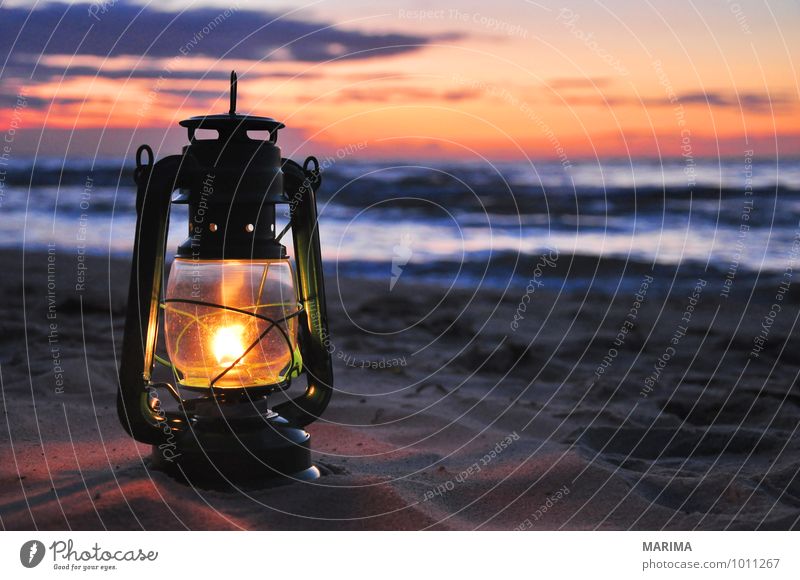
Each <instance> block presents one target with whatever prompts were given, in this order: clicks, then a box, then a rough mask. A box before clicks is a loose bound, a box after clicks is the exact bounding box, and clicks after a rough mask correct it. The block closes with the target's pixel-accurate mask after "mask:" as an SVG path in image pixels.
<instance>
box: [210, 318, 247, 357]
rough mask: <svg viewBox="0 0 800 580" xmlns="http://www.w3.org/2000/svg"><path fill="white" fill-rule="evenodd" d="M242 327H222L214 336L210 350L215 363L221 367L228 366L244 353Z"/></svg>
mask: <svg viewBox="0 0 800 580" xmlns="http://www.w3.org/2000/svg"><path fill="white" fill-rule="evenodd" d="M243 335H244V327H243V326H224V327H222V328H219V329H218V330H217V332H216V333H215V334H214V338H213V340H212V343H211V349H212V350H213V351H214V356H215V357H216V358H217V362H219V364H221V365H223V366H230V365H232V364H233V362H234V361H235V360H236V359H238V358H239V357H240V356H242V354H243V353H244V340H243Z"/></svg>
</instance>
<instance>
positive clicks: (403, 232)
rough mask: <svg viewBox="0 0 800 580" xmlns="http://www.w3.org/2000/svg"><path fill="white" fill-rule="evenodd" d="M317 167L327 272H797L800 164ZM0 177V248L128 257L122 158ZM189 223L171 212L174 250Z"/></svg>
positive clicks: (452, 276)
mask: <svg viewBox="0 0 800 580" xmlns="http://www.w3.org/2000/svg"><path fill="white" fill-rule="evenodd" d="M328 165H329V166H328V167H323V169H324V185H323V188H322V190H321V191H320V193H319V211H320V216H321V234H322V244H323V253H324V258H325V261H326V264H327V267H328V268H329V270H330V271H331V272H332V273H335V274H340V275H346V276H350V275H358V276H369V277H374V278H377V279H385V280H386V281H387V284H389V285H390V286H391V285H393V284H396V283H398V280H399V279H400V276H401V275H402V276H403V277H405V278H407V279H419V280H427V281H433V282H438V283H444V284H454V285H458V286H474V285H475V284H477V283H481V284H489V285H493V286H496V287H503V286H505V285H507V284H508V281H509V280H511V279H513V278H515V277H521V278H525V277H526V276H528V277H529V272H527V271H526V270H525V268H523V267H521V266H520V265H521V264H526V263H529V262H531V261H532V260H535V259H537V258H538V257H539V256H540V255H541V254H542V253H549V254H552V253H558V255H560V256H563V255H570V256H588V257H597V256H599V257H602V258H607V259H612V260H622V261H625V262H628V263H632V264H638V265H653V264H656V265H658V264H661V265H664V264H666V265H680V264H692V265H695V266H697V267H700V268H703V269H711V270H718V271H720V272H724V271H726V270H728V269H730V268H732V267H735V268H736V269H737V270H738V271H740V272H742V271H744V272H773V273H774V272H781V271H783V270H785V269H786V268H787V265H790V264H791V263H792V261H793V260H794V258H795V256H794V255H793V254H792V244H793V242H794V240H795V239H796V237H797V236H798V233H799V232H800V227H799V225H798V220H800V162H798V161H782V162H780V163H779V164H778V163H775V162H767V161H755V162H752V163H751V162H750V160H748V159H744V158H743V159H739V160H724V161H718V160H715V161H713V162H712V161H698V162H696V163H694V164H693V165H691V166H688V165H687V164H685V163H684V162H682V161H680V160H677V161H669V162H666V161H662V162H658V161H636V162H635V163H632V162H630V161H606V162H584V163H575V164H573V165H572V166H570V167H566V168H565V167H562V166H561V165H560V164H558V163H522V162H517V163H510V162H508V163H500V164H495V165H490V164H486V165H478V164H474V163H470V164H467V163H439V164H412V163H392V162H368V163H366V162H364V163H361V162H359V163H344V162H340V163H329V164H328ZM0 169H1V170H3V173H2V175H0V178H1V181H2V183H0V185H2V187H0V212H1V213H0V215H2V218H3V227H2V228H0V246H2V247H14V248H24V249H26V250H29V251H35V250H44V249H46V248H48V246H50V247H52V245H53V244H54V245H55V247H57V250H58V252H65V253H78V252H86V253H89V254H98V255H103V254H111V255H114V256H127V255H129V254H130V251H131V246H132V240H133V231H134V227H135V214H134V203H135V188H134V185H133V182H132V179H131V171H130V167H129V166H127V164H126V163H125V162H123V161H120V160H113V159H111V160H108V159H106V160H101V161H90V160H70V161H67V162H64V161H63V160H54V159H39V160H37V161H36V162H35V163H34V162H33V161H32V160H16V161H15V162H14V163H12V164H11V165H9V166H7V167H3V168H0ZM278 214H279V216H280V218H279V222H280V221H285V218H284V217H283V214H284V212H283V211H281V210H280V209H279V211H278ZM185 220H186V210H185V208H184V207H183V206H175V208H174V211H173V215H172V227H171V230H170V239H169V245H168V248H169V249H170V250H173V249H174V248H175V247H177V245H178V244H179V243H180V241H182V239H183V237H185V228H184V227H183V226H182V223H183V222H185ZM279 227H280V224H279ZM286 240H287V241H288V240H290V238H289V237H287V238H286Z"/></svg>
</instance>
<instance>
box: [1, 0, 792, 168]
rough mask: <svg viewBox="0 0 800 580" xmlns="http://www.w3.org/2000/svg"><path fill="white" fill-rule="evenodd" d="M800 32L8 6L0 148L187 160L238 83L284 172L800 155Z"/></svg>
mask: <svg viewBox="0 0 800 580" xmlns="http://www.w3.org/2000/svg"><path fill="white" fill-rule="evenodd" d="M798 25H800V3H798V2H796V1H791V0H788V1H783V2H778V1H771V2H765V1H764V0H737V1H736V2H733V1H728V0H703V1H701V0H694V1H689V0H670V1H661V2H656V1H654V0H639V1H635V2H634V1H627V2H623V1H620V0H605V1H602V2H600V1H590V0H585V1H569V0H566V1H565V0H536V1H532V0H495V1H493V2H486V1H485V0H483V1H480V2H478V1H473V0H462V1H460V2H443V1H439V0H434V1H429V2H423V1H407V2H388V1H385V0H369V1H367V0H321V1H316V2H308V3H302V2H269V3H267V2H255V1H245V0H242V1H240V2H220V1H204V2H189V1H186V0H166V1H162V2H158V3H156V2H131V1H128V2H123V1H121V0H120V1H117V2H114V1H113V0H107V1H106V2H100V1H98V2H95V3H91V4H72V5H69V4H65V3H61V2H30V1H19V0H12V1H11V2H8V1H6V2H2V3H0V62H1V63H2V64H1V65H0V133H4V135H5V142H6V143H7V144H8V143H9V136H10V137H11V143H10V144H8V145H7V147H8V148H9V150H10V151H6V153H7V154H10V155H14V156H17V157H18V158H23V157H28V158H29V157H31V156H33V155H37V156H66V157H115V156H127V157H130V156H131V155H132V153H131V152H132V151H133V150H135V148H136V146H138V144H139V143H142V142H148V143H150V144H151V145H152V146H153V147H154V149H155V150H156V152H157V154H159V155H163V154H168V153H172V152H176V151H177V150H179V148H180V147H181V145H183V144H184V143H185V142H186V135H185V131H184V130H183V129H181V128H180V127H178V126H177V123H178V121H180V120H181V119H184V118H187V117H190V116H193V115H201V114H207V113H221V112H225V111H227V106H228V103H227V100H228V80H227V79H228V76H229V74H230V70H231V69H236V71H237V72H238V74H239V78H240V81H239V106H238V109H239V112H243V113H251V114H255V115H263V116H270V117H274V118H276V119H279V120H281V121H283V122H284V123H285V124H286V125H287V129H285V130H283V131H282V132H281V136H280V141H279V142H280V144H281V146H282V148H283V151H284V154H287V155H288V156H295V155H301V154H308V153H312V152H314V153H317V154H319V155H334V156H338V157H340V158H341V157H348V156H351V155H357V156H358V157H359V158H368V159H388V158H391V159H411V160H414V159H417V160H418V159H428V158H430V159H454V160H463V161H469V160H474V159H483V158H485V159H491V160H503V159H533V160H540V159H541V160H553V161H556V162H561V163H571V162H573V161H576V160H580V159H586V158H590V159H594V158H599V159H611V158H614V159H617V158H640V157H646V158H656V157H664V158H680V157H681V156H682V155H684V156H692V157H697V158H702V157H708V158H716V157H737V158H741V157H742V156H744V155H745V152H748V151H752V152H753V155H754V156H755V157H757V158H768V159H774V158H778V157H780V158H785V157H797V156H798V154H800V115H799V114H798V104H799V103H800V85H799V84H798V72H797V70H796V66H795V63H794V57H795V56H796V55H799V54H800V36H799V35H797V34H796V30H797V28H798ZM0 151H2V149H0Z"/></svg>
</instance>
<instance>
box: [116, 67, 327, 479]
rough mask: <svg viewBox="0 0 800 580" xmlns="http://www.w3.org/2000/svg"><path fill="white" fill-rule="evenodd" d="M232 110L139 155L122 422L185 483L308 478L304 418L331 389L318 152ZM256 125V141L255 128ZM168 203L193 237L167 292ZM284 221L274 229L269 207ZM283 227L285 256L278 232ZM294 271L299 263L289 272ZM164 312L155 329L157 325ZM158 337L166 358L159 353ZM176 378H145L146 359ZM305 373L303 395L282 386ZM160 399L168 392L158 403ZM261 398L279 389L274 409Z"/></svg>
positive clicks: (313, 414)
mask: <svg viewBox="0 0 800 580" xmlns="http://www.w3.org/2000/svg"><path fill="white" fill-rule="evenodd" d="M236 92H237V79H236V73H235V72H232V73H231V94H230V111H229V112H228V113H227V114H221V115H208V116H201V117H193V118H191V119H187V120H185V121H181V123H180V125H182V126H183V127H186V128H187V129H188V133H189V145H186V146H184V148H183V153H182V154H181V155H172V156H169V157H165V158H163V159H161V160H159V161H158V162H156V163H154V159H153V152H152V149H150V147H148V146H147V145H142V146H141V147H140V148H139V150H138V151H137V153H136V171H135V175H134V177H135V181H136V184H137V194H136V210H137V224H136V237H135V243H134V249H133V262H132V266H131V278H130V286H129V292H128V306H127V315H126V320H125V331H124V336H123V351H122V356H121V359H120V367H119V392H118V397H117V410H118V413H119V417H120V420H121V421H122V424H123V426H124V427H125V429H126V431H127V432H128V433H129V434H130V435H131V436H132V437H133V438H134V439H136V440H137V441H140V442H142V443H146V444H150V445H152V446H153V462H154V464H155V465H156V467H158V468H160V469H164V470H167V471H169V472H171V473H174V474H176V475H178V476H180V477H183V478H185V479H187V480H189V481H191V482H203V481H209V480H210V481H220V482H228V483H235V482H247V481H251V482H255V483H258V482H262V481H264V482H266V481H272V480H273V479H274V478H295V479H303V480H310V479H315V478H316V477H318V476H319V470H318V469H317V468H316V467H315V466H314V465H313V464H312V462H311V452H310V436H309V434H308V433H307V432H306V431H305V430H304V428H305V427H306V426H307V425H308V424H309V423H311V422H312V421H314V420H315V419H317V418H318V417H319V416H320V414H321V413H322V412H323V411H324V410H325V408H326V406H327V405H328V401H329V400H330V397H331V393H332V390H333V371H332V364H331V358H330V354H329V353H328V349H326V348H325V346H324V343H325V341H326V340H327V336H328V329H327V317H326V307H325V290H324V282H323V276H322V261H321V253H320V244H319V230H318V224H317V207H316V199H315V192H316V191H317V190H318V188H319V186H320V183H321V177H320V173H319V164H318V163H317V160H316V159H315V158H313V157H309V158H307V159H306V160H305V163H304V164H303V165H302V166H301V165H299V164H297V163H295V162H294V161H291V160H289V159H283V158H282V157H281V151H280V148H279V147H278V146H277V144H276V143H277V134H278V131H279V130H280V129H282V128H283V127H284V125H283V124H282V123H280V122H278V121H276V120H274V119H271V118H268V117H255V116H249V115H240V114H237V113H236ZM201 129H203V130H211V131H216V133H217V134H216V138H208V139H204V138H201V136H200V134H199V130H201ZM254 132H259V133H260V134H261V135H265V136H266V138H265V139H257V138H255V137H256V136H255V135H253V133H254ZM172 204H188V209H189V212H188V215H189V228H188V233H189V236H188V238H187V239H186V241H184V242H183V243H182V244H181V245H180V246H179V247H178V251H177V255H176V256H175V258H174V260H173V262H172V265H171V268H170V272H169V277H168V279H167V283H166V289H164V284H163V279H164V275H165V263H166V260H165V252H166V240H167V230H168V227H169V212H170V208H171V205H172ZM278 204H288V205H289V216H290V217H289V222H288V223H287V225H286V227H285V228H283V229H282V231H281V232H276V227H275V220H276V206H277V205H278ZM289 229H291V232H292V242H293V247H294V265H293V263H292V261H291V260H290V259H289V258H288V257H287V252H286V247H285V246H283V245H282V244H281V239H282V237H283V235H284V234H286V233H287V232H288V231H289ZM295 267H296V270H295ZM162 321H163V333H160V332H159V327H160V326H161V322H162ZM160 334H163V342H164V345H165V347H166V354H167V357H162V356H159V354H158V349H157V343H158V342H159V335H160ZM159 363H160V364H163V365H164V366H165V367H167V368H169V369H170V370H171V372H172V376H173V378H174V380H173V381H172V382H159V381H157V380H156V379H155V378H154V366H155V365H156V364H159ZM301 375H302V376H304V377H305V381H304V382H305V383H306V386H305V391H304V392H303V393H302V394H300V395H299V396H296V397H294V398H290V397H288V396H286V395H280V393H283V392H284V391H286V390H287V389H288V388H289V386H290V385H291V383H292V381H293V380H295V379H297V378H298V377H300V376H301ZM165 395H167V396H169V397H171V398H172V399H174V401H175V403H174V404H171V407H173V409H168V407H169V406H170V405H167V404H162V398H163V397H164V396H165ZM270 395H274V396H281V397H282V400H281V402H279V404H277V405H275V406H274V407H270V405H269V397H270Z"/></svg>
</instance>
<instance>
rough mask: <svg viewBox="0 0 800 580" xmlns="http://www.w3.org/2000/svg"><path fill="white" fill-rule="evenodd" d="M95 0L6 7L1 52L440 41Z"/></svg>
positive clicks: (196, 50)
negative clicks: (93, 2)
mask: <svg viewBox="0 0 800 580" xmlns="http://www.w3.org/2000/svg"><path fill="white" fill-rule="evenodd" d="M89 6H90V4H76V5H71V6H68V5H65V4H47V5H45V6H43V7H41V8H37V9H35V10H29V9H27V8H20V7H15V8H5V7H0V23H2V34H0V55H3V60H5V58H4V57H5V56H6V55H9V54H11V56H12V57H13V59H14V60H15V61H17V62H18V63H19V62H21V60H24V59H27V61H28V62H30V61H31V58H30V57H31V56H33V57H34V58H35V57H36V56H38V55H41V54H67V55H72V54H77V55H93V56H101V57H105V56H111V57H113V56H120V55H136V56H140V55H147V56H152V57H162V58H171V57H173V56H180V55H182V54H184V55H188V56H205V57H213V58H219V57H225V58H235V59H255V60H261V59H264V58H266V57H267V55H269V54H270V52H271V51H273V50H276V49H280V55H279V58H281V59H283V60H293V61H303V62H320V61H325V60H328V59H330V58H332V57H338V58H343V59H366V58H372V57H380V56H387V55H392V54H398V53H403V52H409V51H413V50H417V49H418V48H419V47H421V46H424V45H425V44H427V43H428V42H430V41H432V40H434V41H435V40H441V39H440V38H428V37H423V36H416V35H411V34H371V33H368V32H362V31H355V30H345V29H342V28H338V27H329V23H321V22H308V21H302V20H294V19H291V18H289V19H286V18H279V15H278V14H269V13H265V12H259V11H253V10H234V11H232V12H228V13H226V12H225V10H224V9H220V8H200V9H192V10H188V11H186V12H183V13H176V12H164V11H159V10H154V9H151V8H143V7H139V6H131V5H128V4H124V3H121V2H117V3H116V4H114V5H109V6H108V9H107V11H106V12H105V14H99V13H98V14H96V16H95V17H92V16H91V15H90V14H89ZM281 47H282V48H281ZM276 58H278V57H276Z"/></svg>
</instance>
